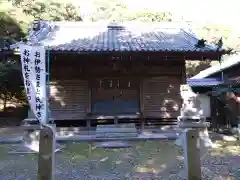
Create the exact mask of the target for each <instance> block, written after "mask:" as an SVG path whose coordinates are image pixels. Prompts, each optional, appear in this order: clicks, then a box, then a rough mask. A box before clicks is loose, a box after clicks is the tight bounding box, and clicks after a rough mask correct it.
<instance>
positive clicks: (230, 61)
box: [191, 53, 240, 79]
mask: <svg viewBox="0 0 240 180" xmlns="http://www.w3.org/2000/svg"><path fill="white" fill-rule="evenodd" d="M239 63H240V53H237V54H234V55H231V56H230V57H228V58H227V59H226V60H224V61H222V62H221V63H217V64H215V65H213V66H212V67H209V68H207V69H205V70H203V71H201V72H200V73H198V74H197V75H195V76H193V77H192V78H191V79H201V78H206V77H209V76H211V75H214V74H216V73H219V72H222V71H223V70H226V69H228V68H231V67H233V66H235V65H238V64H239Z"/></svg>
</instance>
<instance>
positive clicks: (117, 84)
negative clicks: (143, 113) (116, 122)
mask: <svg viewBox="0 0 240 180" xmlns="http://www.w3.org/2000/svg"><path fill="white" fill-rule="evenodd" d="M94 84H95V87H92V113H93V114H101V115H116V114H135V113H137V112H139V84H138V83H136V82H133V81H132V80H130V79H120V78H111V79H99V80H96V81H95V83H94ZM96 84H98V85H96Z"/></svg>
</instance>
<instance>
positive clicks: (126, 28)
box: [29, 21, 216, 52]
mask: <svg viewBox="0 0 240 180" xmlns="http://www.w3.org/2000/svg"><path fill="white" fill-rule="evenodd" d="M29 39H30V42H33V43H40V44H41V45H44V46H46V47H48V48H49V49H50V50H54V51H76V52H112V51H117V52H128V51H145V52H157V51H181V52H187V51H190V52H194V51H198V52H199V51H202V52H205V51H216V47H215V46H214V45H206V46H205V47H204V48H196V47H195V44H196V43H197V42H198V39H197V38H196V36H195V35H194V34H193V33H192V32H191V28H190V27H189V26H187V25H183V24H175V23H152V24H144V23H133V22H131V23H123V24H121V25H113V26H108V24H104V23H88V24H86V23H83V22H48V21H41V22H40V28H39V30H38V31H32V32H31V33H30V35H29Z"/></svg>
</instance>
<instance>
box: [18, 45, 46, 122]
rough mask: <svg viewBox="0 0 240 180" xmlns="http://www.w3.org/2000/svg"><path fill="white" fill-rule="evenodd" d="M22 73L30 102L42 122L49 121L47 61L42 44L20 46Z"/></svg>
mask: <svg viewBox="0 0 240 180" xmlns="http://www.w3.org/2000/svg"><path fill="white" fill-rule="evenodd" d="M20 53H21V63H22V74H23V79H24V86H25V90H26V93H27V97H28V102H29V105H30V108H31V110H32V112H33V113H34V115H35V117H36V118H37V120H39V121H40V122H41V123H47V97H46V61H45V49H44V47H41V46H28V45H21V46H20Z"/></svg>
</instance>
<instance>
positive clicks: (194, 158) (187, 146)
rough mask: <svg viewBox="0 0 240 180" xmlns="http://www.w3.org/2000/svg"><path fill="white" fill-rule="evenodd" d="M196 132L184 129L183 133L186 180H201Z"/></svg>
mask: <svg viewBox="0 0 240 180" xmlns="http://www.w3.org/2000/svg"><path fill="white" fill-rule="evenodd" d="M198 134H199V133H198V130H196V129H186V130H185V131H184V143H183V150H184V165H185V170H186V176H187V178H186V179H187V180H201V161H200V148H199V147H198V146H200V143H199V142H198V136H199V135H198Z"/></svg>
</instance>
